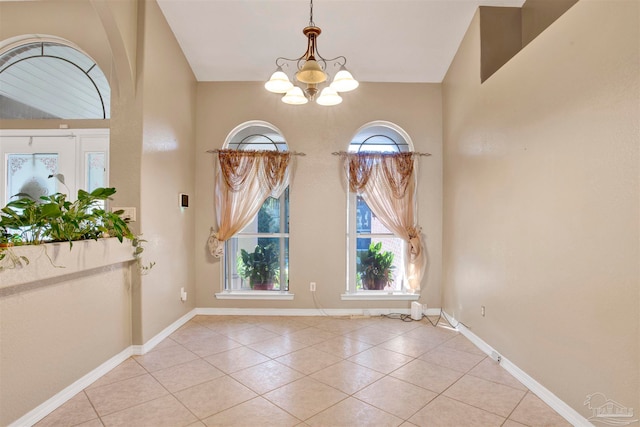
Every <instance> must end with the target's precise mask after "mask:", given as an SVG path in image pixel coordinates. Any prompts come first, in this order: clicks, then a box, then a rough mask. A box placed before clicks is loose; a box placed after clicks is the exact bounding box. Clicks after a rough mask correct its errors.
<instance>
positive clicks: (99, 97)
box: [0, 39, 111, 119]
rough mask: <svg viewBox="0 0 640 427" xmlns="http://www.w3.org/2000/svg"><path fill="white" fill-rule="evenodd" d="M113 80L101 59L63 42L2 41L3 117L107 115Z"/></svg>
mask: <svg viewBox="0 0 640 427" xmlns="http://www.w3.org/2000/svg"><path fill="white" fill-rule="evenodd" d="M110 102H111V95H110V89H109V82H108V80H107V78H106V77H105V75H104V73H103V72H102V70H101V69H100V67H99V66H98V65H97V64H96V62H95V61H94V60H93V59H92V58H90V57H89V56H88V55H86V54H85V53H84V52H82V51H80V50H79V49H77V48H75V47H72V46H70V45H68V44H65V43H63V42H62V41H57V40H56V41H52V40H41V39H37V40H34V39H31V40H25V41H23V42H20V43H19V44H17V45H16V44H15V43H13V44H11V45H8V46H5V47H4V48H2V47H1V45H0V119H108V118H109V117H110V114H109V110H110Z"/></svg>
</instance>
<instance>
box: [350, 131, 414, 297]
mask: <svg viewBox="0 0 640 427" xmlns="http://www.w3.org/2000/svg"><path fill="white" fill-rule="evenodd" d="M380 131H384V132H385V133H384V134H383V135H385V136H387V137H389V138H391V139H394V141H395V138H398V139H402V141H400V142H401V145H405V143H406V147H407V149H406V150H405V151H408V152H411V151H413V142H412V141H411V138H410V137H409V135H408V134H407V133H406V132H405V131H404V130H403V129H402V128H400V127H399V126H397V125H395V124H394V123H391V122H387V121H375V122H370V123H367V124H365V125H364V126H361V127H360V128H359V129H358V130H357V132H356V133H355V134H354V135H355V136H354V138H353V139H352V141H351V142H350V144H349V148H350V150H349V151H354V150H353V149H352V148H351V147H352V146H353V143H354V141H356V138H359V137H360V136H361V135H367V133H368V132H371V133H372V135H375V134H376V132H380ZM392 136H393V137H392ZM397 142H399V141H396V143H397ZM364 145H366V143H365V144H364ZM369 146H370V147H375V146H373V145H369ZM362 151H366V150H362ZM368 151H374V150H368ZM380 151H393V152H400V148H398V147H397V148H396V149H394V150H380ZM357 199H358V196H357V194H356V193H355V192H352V191H350V190H347V238H346V250H347V277H346V291H345V293H344V294H342V295H341V299H342V300H412V301H415V300H418V299H419V298H420V294H417V293H410V292H408V289H407V287H406V285H407V281H406V277H405V272H404V271H403V270H404V268H402V267H401V268H400V270H401V271H396V272H395V273H396V280H400V281H401V289H400V290H393V291H385V290H382V291H377V290H358V289H356V287H357V267H356V266H357V252H356V251H357V240H358V238H371V239H372V240H374V239H381V238H397V239H400V238H399V237H397V236H396V235H395V234H393V233H391V232H389V233H360V234H358V232H357V224H356V223H357V218H356V215H357ZM405 245H406V243H405V242H404V241H402V253H403V254H404V253H405V251H404V249H405ZM401 261H404V260H401ZM400 264H401V265H403V264H404V262H401V263H400Z"/></svg>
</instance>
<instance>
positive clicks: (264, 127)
mask: <svg viewBox="0 0 640 427" xmlns="http://www.w3.org/2000/svg"><path fill="white" fill-rule="evenodd" d="M224 148H226V149H234V150H247V151H263V150H272V151H288V146H287V142H286V141H285V139H284V137H283V136H282V133H281V132H280V131H279V130H278V129H277V128H276V127H275V126H273V125H271V124H269V123H267V122H262V121H251V122H247V123H243V124H242V125H240V126H238V127H236V128H235V129H234V130H232V131H231V133H230V134H229V136H228V137H227V139H226V141H225V143H224ZM251 263H254V264H256V263H258V264H259V263H262V264H259V265H250V264H251ZM254 267H256V268H257V269H261V268H266V269H267V270H268V272H269V273H268V274H267V275H268V276H270V275H273V279H274V280H267V281H266V283H265V284H259V285H258V284H255V283H254V280H252V277H251V272H250V271H249V270H251V269H252V268H254ZM267 270H264V271H267ZM224 276H225V277H224V290H225V291H226V292H236V291H238V292H244V291H279V292H282V293H286V292H287V291H288V290H289V188H287V189H286V190H285V191H284V192H283V193H282V195H281V196H280V197H279V198H277V199H276V198H273V197H269V198H268V199H267V200H266V201H265V202H264V203H263V205H262V207H261V208H260V211H259V212H258V214H257V215H256V217H255V218H254V219H253V221H251V223H249V224H248V225H247V226H246V227H245V228H243V229H242V230H241V231H240V232H239V233H238V234H236V235H235V236H234V237H232V238H231V239H229V240H227V241H226V242H225V256H224Z"/></svg>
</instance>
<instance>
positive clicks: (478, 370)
mask: <svg viewBox="0 0 640 427" xmlns="http://www.w3.org/2000/svg"><path fill="white" fill-rule="evenodd" d="M469 375H473V376H474V377H478V378H482V379H485V380H489V381H493V382H494V383H500V384H504V385H508V386H509V387H513V388H517V389H519V390H527V388H526V387H525V386H524V385H522V383H521V382H520V381H518V380H517V379H515V378H514V377H513V376H512V375H511V374H510V373H509V372H507V371H506V370H505V369H504V368H503V367H502V366H500V365H499V364H498V363H497V362H495V361H494V360H493V359H490V358H489V357H487V358H486V359H484V360H483V361H482V362H480V363H479V364H478V365H477V366H475V367H474V368H473V369H472V370H470V371H469Z"/></svg>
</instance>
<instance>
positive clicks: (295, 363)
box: [276, 348, 342, 375]
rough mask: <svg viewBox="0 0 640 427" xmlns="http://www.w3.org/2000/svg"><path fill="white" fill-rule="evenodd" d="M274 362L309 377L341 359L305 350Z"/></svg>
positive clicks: (321, 352) (310, 349)
mask: <svg viewBox="0 0 640 427" xmlns="http://www.w3.org/2000/svg"><path fill="white" fill-rule="evenodd" d="M276 360H277V361H278V362H280V363H282V364H283V365H285V366H288V367H290V368H292V369H295V370H296V371H299V372H302V373H303V374H305V375H309V374H312V373H314V372H317V371H319V370H321V369H324V368H326V367H328V366H331V365H335V364H336V363H338V362H340V361H341V360H342V358H340V357H338V356H334V355H332V354H329V353H325V352H324V351H320V350H316V349H314V348H305V349H302V350H298V351H294V352H293V353H289V354H286V355H284V356H282V357H278V358H277V359H276Z"/></svg>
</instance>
